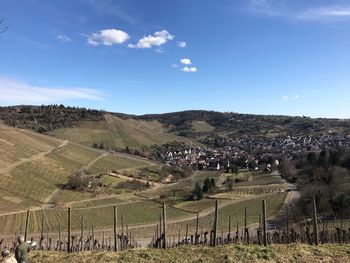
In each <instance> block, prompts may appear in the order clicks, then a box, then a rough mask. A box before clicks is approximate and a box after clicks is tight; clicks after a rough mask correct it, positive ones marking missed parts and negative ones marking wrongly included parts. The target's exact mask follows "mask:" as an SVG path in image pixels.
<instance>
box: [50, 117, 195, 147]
mask: <svg viewBox="0 0 350 263" xmlns="http://www.w3.org/2000/svg"><path fill="white" fill-rule="evenodd" d="M50 134H52V135H54V136H56V137H57V138H60V139H68V140H71V141H74V142H77V143H81V144H84V145H87V146H91V145H93V144H94V143H96V144H97V145H100V144H103V145H104V147H105V148H107V149H108V148H112V149H125V148H126V147H129V148H140V147H142V146H151V145H154V144H165V143H167V142H171V141H189V140H188V139H186V138H182V137H179V136H177V135H175V134H171V133H168V132H167V129H166V128H165V127H164V126H163V125H162V124H161V123H160V122H158V121H144V120H137V119H132V118H129V119H122V118H119V117H117V116H113V115H112V114H107V113H105V114H104V116H103V120H100V121H79V122H77V123H76V124H75V125H74V127H66V128H59V129H56V130H54V131H53V132H51V133H50Z"/></svg>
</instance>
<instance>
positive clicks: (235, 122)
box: [135, 110, 350, 137]
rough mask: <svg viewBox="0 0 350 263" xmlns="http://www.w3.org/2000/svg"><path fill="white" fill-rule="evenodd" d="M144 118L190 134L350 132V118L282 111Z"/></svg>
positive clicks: (195, 112)
mask: <svg viewBox="0 0 350 263" xmlns="http://www.w3.org/2000/svg"><path fill="white" fill-rule="evenodd" d="M135 118H137V119H141V120H157V121H159V122H160V123H162V124H164V125H165V126H166V127H167V128H169V130H170V131H171V132H175V133H176V134H179V135H183V136H186V137H196V136H200V135H208V134H210V133H213V134H214V133H216V134H221V135H225V136H229V137H232V136H266V137H272V136H278V135H291V134H292V135H298V134H302V135H305V134H307V135H309V134H327V133H328V132H329V130H333V131H337V132H343V133H347V134H349V133H350V121H349V120H339V119H322V118H318V119H313V118H309V117H304V116H303V117H292V116H279V115H253V114H239V113H233V112H215V111H201V110H198V111H183V112H174V113H166V114H151V115H142V116H136V117H135Z"/></svg>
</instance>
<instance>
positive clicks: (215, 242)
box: [213, 200, 219, 247]
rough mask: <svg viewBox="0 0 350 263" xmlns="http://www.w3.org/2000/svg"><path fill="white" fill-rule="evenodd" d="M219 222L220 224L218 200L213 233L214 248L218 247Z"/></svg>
mask: <svg viewBox="0 0 350 263" xmlns="http://www.w3.org/2000/svg"><path fill="white" fill-rule="evenodd" d="M218 222H219V209H218V200H216V201H215V218H214V233H213V246H214V247H216V245H217V240H216V237H217V231H218Z"/></svg>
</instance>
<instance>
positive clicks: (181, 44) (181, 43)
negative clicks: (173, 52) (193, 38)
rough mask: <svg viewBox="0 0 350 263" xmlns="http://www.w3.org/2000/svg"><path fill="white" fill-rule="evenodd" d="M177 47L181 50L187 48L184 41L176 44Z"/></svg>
mask: <svg viewBox="0 0 350 263" xmlns="http://www.w3.org/2000/svg"><path fill="white" fill-rule="evenodd" d="M177 46H178V47H181V48H185V47H186V46H187V43H186V42H184V41H181V42H177Z"/></svg>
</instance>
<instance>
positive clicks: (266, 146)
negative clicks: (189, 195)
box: [151, 132, 350, 173]
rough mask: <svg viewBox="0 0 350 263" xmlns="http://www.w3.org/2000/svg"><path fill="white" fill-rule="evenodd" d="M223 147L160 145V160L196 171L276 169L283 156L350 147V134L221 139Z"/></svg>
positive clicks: (158, 155)
mask: <svg viewBox="0 0 350 263" xmlns="http://www.w3.org/2000/svg"><path fill="white" fill-rule="evenodd" d="M220 145H223V146H222V147H217V148H216V147H205V146H189V145H187V144H185V143H175V144H166V145H164V146H163V147H162V148H160V149H159V148H158V151H160V152H158V154H157V156H156V157H155V156H154V155H153V156H151V158H152V159H158V160H161V161H163V162H164V163H166V164H168V165H171V166H180V167H182V166H190V167H192V168H193V169H194V170H217V171H219V170H225V171H226V172H236V173H237V172H238V169H253V170H260V171H267V172H269V171H272V170H275V169H276V168H277V166H278V165H279V163H280V161H281V160H282V159H293V157H295V156H298V155H300V154H307V153H309V152H315V153H319V152H321V151H322V150H323V149H326V148H329V149H332V148H350V136H349V135H344V134H337V133H333V132H329V134H328V135H325V136H311V135H310V136H280V137H276V138H257V137H250V138H233V139H223V138H221V139H220Z"/></svg>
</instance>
